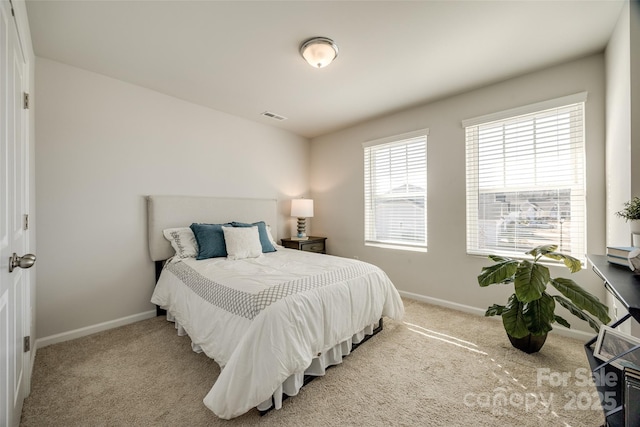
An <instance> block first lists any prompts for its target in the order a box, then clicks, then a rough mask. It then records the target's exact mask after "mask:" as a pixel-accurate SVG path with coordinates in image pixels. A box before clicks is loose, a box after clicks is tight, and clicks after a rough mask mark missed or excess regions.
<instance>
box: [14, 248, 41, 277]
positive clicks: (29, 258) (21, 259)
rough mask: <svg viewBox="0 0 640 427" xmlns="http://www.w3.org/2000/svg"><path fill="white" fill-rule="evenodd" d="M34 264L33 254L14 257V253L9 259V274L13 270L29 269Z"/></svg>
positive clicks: (34, 257)
mask: <svg viewBox="0 0 640 427" xmlns="http://www.w3.org/2000/svg"><path fill="white" fill-rule="evenodd" d="M35 262H36V256H35V255H34V254H25V255H22V256H18V255H16V253H15V252H14V253H13V255H11V256H10V257H9V273H11V272H12V271H13V269H14V268H16V267H20V268H31V267H33V264H35Z"/></svg>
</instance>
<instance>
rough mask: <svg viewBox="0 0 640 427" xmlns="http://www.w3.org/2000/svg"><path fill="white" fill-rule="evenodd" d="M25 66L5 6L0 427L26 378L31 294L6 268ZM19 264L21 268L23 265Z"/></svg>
mask: <svg viewBox="0 0 640 427" xmlns="http://www.w3.org/2000/svg"><path fill="white" fill-rule="evenodd" d="M25 70H26V63H25V59H24V55H23V53H22V49H21V47H20V38H19V36H18V30H17V27H16V24H15V21H14V18H13V16H12V13H11V5H10V3H9V1H7V0H2V8H1V10H0V101H1V103H0V387H1V389H0V426H9V427H13V426H17V425H18V424H19V423H20V414H21V411H22V402H23V400H24V398H25V394H26V393H27V391H28V390H27V389H28V386H29V378H28V376H29V375H30V371H31V369H30V353H29V352H28V351H27V352H25V351H24V350H25V347H24V337H26V336H28V335H29V330H30V310H31V292H30V288H29V277H28V276H29V272H28V270H25V269H24V268H20V267H17V268H13V271H10V270H11V269H12V268H11V267H12V266H11V260H10V258H11V257H12V255H13V254H14V253H15V254H17V256H18V257H22V256H23V255H24V254H25V252H26V251H27V250H28V249H29V248H28V241H27V240H28V233H27V231H26V230H25V228H26V223H25V215H26V213H27V203H28V200H29V198H28V182H27V165H28V163H26V161H27V158H28V155H29V153H28V146H27V137H26V136H27V135H26V133H27V112H26V110H25V109H24V92H25V87H26V86H25V78H26V76H25ZM25 261H26V259H25V260H23V267H27V264H28V262H25Z"/></svg>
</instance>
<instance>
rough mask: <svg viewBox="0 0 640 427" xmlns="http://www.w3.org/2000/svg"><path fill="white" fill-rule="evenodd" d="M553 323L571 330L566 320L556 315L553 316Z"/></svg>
mask: <svg viewBox="0 0 640 427" xmlns="http://www.w3.org/2000/svg"><path fill="white" fill-rule="evenodd" d="M555 321H556V322H558V323H560V324H561V325H562V326H564V327H565V328H571V325H570V324H569V322H567V321H566V320H564V319H563V318H562V317H560V316H558V315H556V316H555Z"/></svg>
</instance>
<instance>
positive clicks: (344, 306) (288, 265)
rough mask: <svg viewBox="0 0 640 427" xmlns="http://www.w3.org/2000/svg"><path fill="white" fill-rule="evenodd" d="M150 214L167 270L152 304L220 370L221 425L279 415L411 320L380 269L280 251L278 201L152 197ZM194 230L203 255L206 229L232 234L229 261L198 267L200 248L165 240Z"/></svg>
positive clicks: (216, 396) (212, 398) (210, 397)
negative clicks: (376, 338)
mask: <svg viewBox="0 0 640 427" xmlns="http://www.w3.org/2000/svg"><path fill="white" fill-rule="evenodd" d="M147 208H148V227H149V230H148V231H149V236H148V237H149V249H150V255H151V259H152V260H153V261H156V265H157V266H160V267H158V268H157V283H156V287H155V289H154V292H153V295H152V299H151V301H152V302H153V303H154V304H156V305H157V306H159V307H161V308H163V309H165V310H166V312H167V319H168V320H171V321H174V322H175V323H176V328H177V329H178V333H180V334H187V335H189V338H190V339H191V341H192V348H193V349H194V351H203V352H204V353H205V354H206V355H207V356H208V357H210V358H212V359H214V360H215V361H216V362H217V363H218V364H219V365H220V367H221V373H220V375H219V377H218V378H217V380H216V381H215V383H214V384H213V386H212V388H211V390H210V391H209V393H208V394H207V395H206V396H205V397H204V399H203V401H204V404H205V405H206V406H207V407H208V408H209V409H210V410H212V411H213V412H214V413H215V414H216V415H217V416H219V417H220V418H223V419H231V418H234V417H237V416H239V415H242V414H244V413H245V412H247V411H249V410H251V409H252V408H254V407H255V408H257V409H258V410H260V411H266V410H269V409H270V408H275V409H279V408H280V407H281V406H282V401H283V399H284V398H286V397H287V396H294V395H296V394H297V393H298V391H299V390H300V388H301V387H302V386H303V385H304V383H305V379H308V378H312V377H314V376H321V375H323V374H324V372H325V369H326V368H327V367H329V366H332V365H336V364H339V363H341V361H342V358H343V357H344V356H346V355H347V354H349V352H350V351H351V350H352V348H353V346H354V345H357V344H358V343H360V342H363V341H364V340H366V339H367V337H369V336H371V335H372V334H373V333H374V331H376V330H379V329H381V327H382V317H383V316H387V317H390V318H393V319H400V318H401V317H402V315H403V313H404V307H403V305H402V301H401V299H400V296H399V295H398V292H397V291H396V289H395V287H394V286H393V284H392V283H391V281H390V280H389V278H388V277H387V276H386V274H385V273H384V272H383V271H382V270H380V269H379V268H378V267H376V266H373V265H371V264H368V263H365V262H361V261H357V260H353V259H346V258H340V257H335V256H331V255H323V254H316V253H310V252H303V251H297V250H294V249H286V248H284V247H282V246H279V245H277V243H276V241H275V239H274V238H273V234H276V233H277V231H276V225H277V224H278V219H279V216H278V203H277V201H276V200H271V199H235V198H210V197H190V196H148V197H147ZM190 224H200V225H201V227H200V228H198V227H192V231H193V234H194V235H195V237H196V241H197V242H198V243H201V244H200V245H199V248H198V249H196V252H197V251H198V250H201V251H202V250H207V249H208V248H209V247H210V246H209V243H210V242H208V241H206V240H204V237H202V236H204V234H203V233H204V231H202V228H203V227H204V225H205V224H207V225H208V224H218V225H224V227H220V229H221V230H219V229H218V228H216V233H218V234H219V233H220V232H223V235H224V237H225V242H226V246H225V250H226V251H227V253H226V256H214V257H209V258H206V259H196V257H193V256H190V255H191V254H192V252H189V250H191V249H190V248H191V246H189V245H186V246H187V249H188V250H187V251H186V252H185V251H184V250H183V249H184V248H183V247H182V246H176V241H175V240H172V243H173V246H172V243H170V240H171V238H170V237H171V236H168V237H169V239H168V238H165V235H167V234H166V233H167V231H166V230H182V231H184V228H186V227H189V225H190ZM206 230H207V232H208V233H211V230H212V228H210V227H209V228H207V229H206ZM210 235H211V234H208V236H210ZM256 240H257V242H256ZM183 241H184V239H183ZM196 246H197V245H196ZM247 248H250V249H247ZM271 248H273V249H274V250H271ZM218 249H220V248H218ZM218 249H216V250H218ZM185 253H186V254H187V256H183V255H184V254H185ZM199 255H200V254H198V257H199ZM203 256H204V255H203Z"/></svg>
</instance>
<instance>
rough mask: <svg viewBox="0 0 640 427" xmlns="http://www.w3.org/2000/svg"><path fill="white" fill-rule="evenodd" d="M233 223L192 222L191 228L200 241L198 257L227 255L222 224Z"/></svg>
mask: <svg viewBox="0 0 640 427" xmlns="http://www.w3.org/2000/svg"><path fill="white" fill-rule="evenodd" d="M223 225H227V226H231V224H229V223H227V224H196V223H193V224H191V230H192V231H193V234H194V235H195V236H196V242H198V255H197V256H196V259H207V258H217V257H224V256H227V249H226V245H225V242H224V233H223V232H222V226H223Z"/></svg>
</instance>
